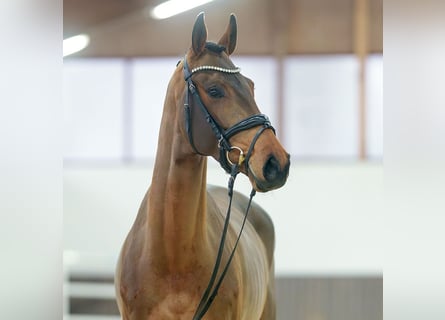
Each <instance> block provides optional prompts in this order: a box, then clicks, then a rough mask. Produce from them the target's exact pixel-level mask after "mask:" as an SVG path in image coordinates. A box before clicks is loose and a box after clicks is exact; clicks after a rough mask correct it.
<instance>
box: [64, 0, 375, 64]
mask: <svg viewBox="0 0 445 320" xmlns="http://www.w3.org/2000/svg"><path fill="white" fill-rule="evenodd" d="M357 1H365V3H367V5H366V12H365V19H366V21H368V24H367V25H368V28H367V31H366V35H365V38H366V43H367V51H368V52H382V42H383V38H382V31H383V29H382V24H383V23H382V11H383V1H382V0H216V1H214V2H212V3H209V4H207V5H203V6H201V7H198V8H196V9H193V10H190V11H188V12H185V13H182V14H180V15H177V16H174V17H171V18H168V19H164V20H154V19H153V18H151V17H150V15H149V11H150V9H151V8H153V7H154V6H155V5H157V4H159V3H161V2H163V1H162V0H106V1H105V0H64V1H63V5H64V8H63V18H64V22H63V23H64V31H63V35H64V38H67V37H70V36H73V35H76V34H80V33H87V34H89V35H90V38H91V40H90V45H89V46H88V47H87V48H86V49H84V50H83V51H81V52H79V53H77V54H74V55H73V56H77V57H140V56H165V55H166V56H178V55H182V54H183V53H184V51H185V50H187V48H188V47H189V45H190V41H191V30H192V27H193V23H194V21H195V18H196V16H197V14H198V13H199V12H201V11H204V12H205V14H206V23H207V28H208V31H209V39H210V40H217V39H219V37H220V35H221V34H222V33H223V32H224V30H225V28H226V25H227V23H228V18H229V14H230V13H232V12H233V13H235V14H236V16H237V21H238V44H237V48H236V51H235V52H236V53H237V54H240V55H281V54H335V53H352V52H354V41H357V34H356V33H355V30H356V28H355V27H356V25H355V24H356V23H357V22H356V21H357V19H356V18H357V12H356V10H355V8H356V3H357ZM359 18H360V16H359Z"/></svg>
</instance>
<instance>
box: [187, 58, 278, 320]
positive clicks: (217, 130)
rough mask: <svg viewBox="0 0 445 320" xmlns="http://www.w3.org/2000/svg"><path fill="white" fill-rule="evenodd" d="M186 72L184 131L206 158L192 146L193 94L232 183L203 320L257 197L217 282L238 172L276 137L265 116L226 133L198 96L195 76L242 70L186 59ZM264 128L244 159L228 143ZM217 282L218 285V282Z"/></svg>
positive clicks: (203, 303) (200, 306) (201, 306)
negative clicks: (265, 136)
mask: <svg viewBox="0 0 445 320" xmlns="http://www.w3.org/2000/svg"><path fill="white" fill-rule="evenodd" d="M183 71H184V79H185V81H186V83H187V88H186V90H185V98H184V100H185V101H184V112H185V128H186V131H187V135H188V138H189V142H190V145H191V146H192V148H193V150H194V151H195V152H196V153H197V154H200V155H204V154H202V153H201V152H199V151H198V150H197V148H196V146H195V144H194V142H193V132H192V127H193V126H192V123H191V107H190V94H192V95H193V96H194V98H195V101H196V103H197V104H198V106H199V109H200V110H201V112H202V113H203V114H204V117H205V119H206V121H207V123H208V124H209V125H210V127H211V128H212V131H213V133H214V134H215V137H216V140H217V141H218V149H219V151H220V156H219V163H220V164H221V166H222V167H223V168H224V170H226V172H228V173H230V179H229V185H228V195H229V205H228V208H227V213H226V218H225V221H224V227H223V231H222V234H221V240H220V243H219V248H218V253H217V256H216V260H215V265H214V267H213V271H212V274H211V276H210V280H209V283H208V285H207V288H206V290H205V291H204V293H203V296H202V297H201V300H200V302H199V304H198V307H197V309H196V311H195V314H194V316H193V320H199V319H202V317H203V316H204V314H205V313H206V312H207V310H208V309H209V308H210V305H211V304H212V302H213V300H214V299H215V297H216V295H217V294H218V289H219V287H220V286H221V283H222V281H223V279H224V277H225V275H226V273H227V270H228V269H229V266H230V263H231V261H232V258H233V256H234V254H235V250H236V248H237V246H238V242H239V240H240V238H241V234H242V232H243V229H244V225H245V223H246V219H247V215H248V213H249V209H250V205H251V203H252V199H253V197H254V195H255V190H254V189H252V192H251V193H250V198H249V202H248V205H247V208H246V212H245V214H244V218H243V222H242V224H241V228H240V231H239V233H238V237H237V239H236V241H235V244H234V246H233V248H232V252H231V254H230V255H229V258H228V260H227V262H226V264H225V266H224V268H223V269H222V271H221V274H220V276H219V278H218V279H217V274H218V271H219V267H220V264H221V259H222V255H223V250H224V243H225V239H226V235H227V230H228V227H229V221H230V212H231V207H232V198H233V186H234V183H235V178H236V176H237V174H238V172H239V167H240V166H241V165H242V164H243V162H244V164H245V167H246V172H248V171H249V159H250V156H251V155H252V152H253V148H254V146H255V143H256V142H257V140H258V138H259V137H260V135H261V134H262V133H263V132H264V130H266V129H271V130H272V131H273V132H274V133H275V129H274V128H273V127H272V125H271V124H270V121H269V118H268V117H267V116H266V115H264V114H254V115H251V116H249V117H247V118H246V119H244V120H241V121H240V122H238V123H236V124H234V125H233V126H231V127H230V128H228V129H223V128H222V127H221V126H220V125H219V123H218V122H217V121H216V120H215V119H214V118H213V117H212V115H211V114H210V112H209V111H208V109H207V107H206V106H205V105H204V103H203V102H202V100H201V97H200V96H199V93H198V90H197V89H196V86H195V84H194V83H193V81H192V75H193V74H195V73H197V72H201V71H214V72H223V73H228V74H236V73H239V72H240V71H241V70H240V69H239V68H235V69H226V68H221V67H216V66H200V67H197V68H194V69H192V70H190V68H189V67H188V64H187V59H186V57H184V60H183ZM257 126H261V127H260V128H259V129H258V131H257V133H256V134H255V136H254V137H253V139H252V142H251V143H250V146H249V149H248V151H247V154H246V156H244V152H243V150H242V149H241V148H239V147H236V146H232V145H231V144H230V141H229V139H230V138H231V137H233V136H234V135H236V134H237V133H239V132H241V131H244V130H248V129H250V128H253V127H257ZM234 149H236V150H238V151H239V153H240V154H239V158H238V163H233V162H232V161H231V160H230V158H229V153H230V151H232V150H234ZM216 280H218V281H217V282H216V284H215V281H216Z"/></svg>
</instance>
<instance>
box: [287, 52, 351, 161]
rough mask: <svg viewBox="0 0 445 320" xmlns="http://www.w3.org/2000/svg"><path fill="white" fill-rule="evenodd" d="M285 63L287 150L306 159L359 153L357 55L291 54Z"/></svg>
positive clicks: (348, 156)
mask: <svg viewBox="0 0 445 320" xmlns="http://www.w3.org/2000/svg"><path fill="white" fill-rule="evenodd" d="M284 63H285V64H284V73H285V74H284V79H285V80H284V85H285V87H284V112H285V114H286V116H285V120H284V128H285V145H286V147H288V149H289V152H290V153H291V154H293V155H295V156H297V157H302V158H325V157H330V158H351V157H353V158H355V157H357V153H358V142H357V141H358V115H357V112H358V94H357V92H358V91H357V87H358V83H357V80H358V63H357V60H356V58H355V57H354V56H351V55H347V56H346V55H344V56H343V55H342V56H338V55H337V56H316V57H290V58H287V59H286V60H285V62H284Z"/></svg>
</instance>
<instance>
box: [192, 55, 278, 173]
mask: <svg viewBox="0 0 445 320" xmlns="http://www.w3.org/2000/svg"><path fill="white" fill-rule="evenodd" d="M209 70H210V71H214V72H223V73H229V74H236V73H239V72H240V71H241V70H240V69H239V68H235V69H226V68H222V67H216V66H200V67H197V68H194V69H192V70H190V68H189V66H188V63H187V57H184V60H183V71H184V79H185V81H186V84H187V87H186V90H185V97H184V113H185V128H186V131H187V135H188V138H189V142H190V145H191V146H192V148H193V150H194V151H195V152H196V153H197V154H200V155H204V154H202V153H201V152H199V150H197V148H196V146H195V143H194V141H193V132H192V130H193V126H192V122H191V107H190V94H192V95H193V97H194V98H195V101H196V104H197V105H198V106H199V109H200V110H201V112H202V113H203V115H204V117H205V119H206V121H207V123H208V124H209V125H210V127H211V128H212V131H213V133H214V135H215V137H216V140H217V141H218V149H219V152H220V156H219V163H220V164H221V167H223V169H224V170H225V171H226V172H227V173H230V172H231V171H232V166H233V163H232V161H231V160H230V158H229V153H230V151H232V150H234V149H236V150H238V151H239V152H240V155H239V160H238V164H239V165H241V164H242V163H243V162H245V166H246V172H248V166H249V158H250V156H251V154H252V151H253V147H254V145H255V143H256V141H257V140H258V138H259V136H260V135H261V133H263V132H264V130H266V129H271V130H272V131H273V132H274V133H275V129H274V127H272V125H271V123H270V121H269V118H268V117H267V116H266V115H264V114H254V115H251V116H249V117H247V118H246V119H244V120H241V121H240V122H238V123H236V124H234V125H233V126H231V127H230V128H228V129H223V128H222V127H221V125H219V123H218V122H217V121H216V120H215V119H214V118H213V116H212V115H211V114H210V112H209V110H208V109H207V107H206V106H205V105H204V103H203V102H202V100H201V97H200V96H199V93H198V90H197V89H196V86H195V84H194V83H193V80H192V75H193V74H195V73H198V72H202V71H209ZM257 126H261V128H260V129H259V130H258V132H257V134H256V135H255V137H254V138H253V140H252V143H251V144H250V147H249V150H248V152H247V155H246V156H244V152H243V150H242V149H241V148H239V147H236V146H232V145H231V144H230V141H229V139H230V138H231V137H233V136H234V135H236V134H237V133H239V132H241V131H244V130H248V129H250V128H253V127H257ZM249 151H250V152H249Z"/></svg>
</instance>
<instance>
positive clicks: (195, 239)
mask: <svg viewBox="0 0 445 320" xmlns="http://www.w3.org/2000/svg"><path fill="white" fill-rule="evenodd" d="M171 91H173V90H168V92H171ZM176 101H177V97H176V98H175V97H174V96H173V93H170V94H169V93H167V97H166V101H165V105H164V113H163V116H162V121H161V126H160V127H161V129H160V134H159V141H158V149H157V154H156V161H155V165H154V169H153V178H152V184H151V187H150V192H149V197H148V208H149V209H148V212H147V213H148V219H147V221H148V224H149V228H150V236H149V237H150V240H149V241H150V242H151V248H152V252H157V254H158V256H160V257H164V258H165V261H164V263H165V264H167V265H166V266H165V267H167V268H175V269H178V268H179V269H180V268H186V267H187V265H189V264H190V263H191V262H192V260H193V259H194V258H195V256H196V255H199V250H200V248H201V247H202V246H203V245H204V244H205V243H206V238H205V235H206V233H205V230H206V229H205V224H206V214H205V213H206V172H207V158H206V157H202V156H198V155H196V154H192V153H190V151H189V149H190V148H187V146H188V143H189V142H188V140H186V139H185V138H184V137H183V135H182V134H181V133H180V130H179V124H178V112H177V111H178V110H177V108H178V106H177V103H176ZM181 111H182V110H181ZM179 118H180V119H182V118H181V117H179ZM173 124H174V125H173Z"/></svg>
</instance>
